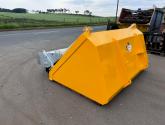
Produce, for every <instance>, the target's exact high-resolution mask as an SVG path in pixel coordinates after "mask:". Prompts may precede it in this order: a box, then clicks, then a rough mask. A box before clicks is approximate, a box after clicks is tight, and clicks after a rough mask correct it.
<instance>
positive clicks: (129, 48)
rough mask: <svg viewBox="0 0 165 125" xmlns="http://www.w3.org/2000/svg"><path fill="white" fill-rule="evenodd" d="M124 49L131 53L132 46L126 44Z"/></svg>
mask: <svg viewBox="0 0 165 125" xmlns="http://www.w3.org/2000/svg"><path fill="white" fill-rule="evenodd" d="M126 49H127V51H128V52H131V51H132V45H131V44H130V43H127V45H126Z"/></svg>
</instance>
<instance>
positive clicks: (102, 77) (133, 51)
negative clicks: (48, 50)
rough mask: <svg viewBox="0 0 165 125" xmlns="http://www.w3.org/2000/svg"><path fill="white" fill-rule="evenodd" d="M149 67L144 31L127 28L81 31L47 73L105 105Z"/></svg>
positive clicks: (51, 77) (50, 76)
mask: <svg viewBox="0 0 165 125" xmlns="http://www.w3.org/2000/svg"><path fill="white" fill-rule="evenodd" d="M147 67H148V58H147V53H146V48H145V43H144V38H143V34H142V33H141V32H140V31H139V30H138V29H137V28H136V26H135V25H132V26H131V27H129V28H125V29H119V30H113V31H101V32H95V33H90V32H89V31H86V32H85V33H83V34H82V35H81V36H80V37H79V38H78V39H77V40H76V41H75V42H74V43H73V44H72V45H71V46H70V48H69V49H68V50H67V52H66V53H65V54H64V55H63V57H62V58H61V59H60V60H59V61H58V62H57V63H56V64H55V65H54V67H53V68H52V69H51V70H50V72H49V79H50V80H54V81H57V82H58V83H61V84H63V85H64V86H67V87H68V88H70V89H72V90H74V91H76V92H78V93H80V94H82V95H84V96H86V97H88V98H90V99H92V100H94V101H96V102H98V103H100V104H102V105H104V104H106V103H108V102H109V101H110V100H111V99H112V98H113V97H114V96H115V95H116V94H117V93H118V92H119V91H120V90H121V89H123V88H125V87H126V86H128V85H129V84H131V80H132V79H133V78H134V77H135V76H136V75H137V74H138V73H139V72H140V71H142V70H144V69H146V68H147Z"/></svg>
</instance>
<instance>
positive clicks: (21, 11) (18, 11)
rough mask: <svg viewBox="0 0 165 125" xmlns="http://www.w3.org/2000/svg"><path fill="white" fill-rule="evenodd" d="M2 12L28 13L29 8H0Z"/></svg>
mask: <svg viewBox="0 0 165 125" xmlns="http://www.w3.org/2000/svg"><path fill="white" fill-rule="evenodd" d="M0 12H13V13H27V10H26V9H24V8H15V9H6V8H0Z"/></svg>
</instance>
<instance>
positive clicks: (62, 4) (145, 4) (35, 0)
mask: <svg viewBox="0 0 165 125" xmlns="http://www.w3.org/2000/svg"><path fill="white" fill-rule="evenodd" d="M116 1H117V0H0V7H3V8H9V9H13V8H17V7H22V8H26V9H28V10H38V9H39V10H46V9H48V8H68V9H70V10H72V11H75V10H79V11H80V12H83V11H84V10H86V9H89V10H91V11H92V12H93V14H95V15H100V16H113V15H115V11H116ZM153 5H156V6H158V7H162V6H165V0H120V4H119V12H120V10H121V8H123V7H125V8H130V9H137V8H142V9H148V8H152V6H153Z"/></svg>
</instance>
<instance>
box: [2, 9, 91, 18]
mask: <svg viewBox="0 0 165 125" xmlns="http://www.w3.org/2000/svg"><path fill="white" fill-rule="evenodd" d="M0 12H13V13H28V10H27V9H25V8H15V9H6V8H0ZM33 12H35V13H44V14H47V13H69V14H80V11H79V10H76V11H74V13H71V11H70V10H69V9H66V8H60V9H47V10H46V11H41V10H33ZM83 14H84V15H89V16H91V15H92V12H91V11H89V10H84V12H83Z"/></svg>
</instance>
